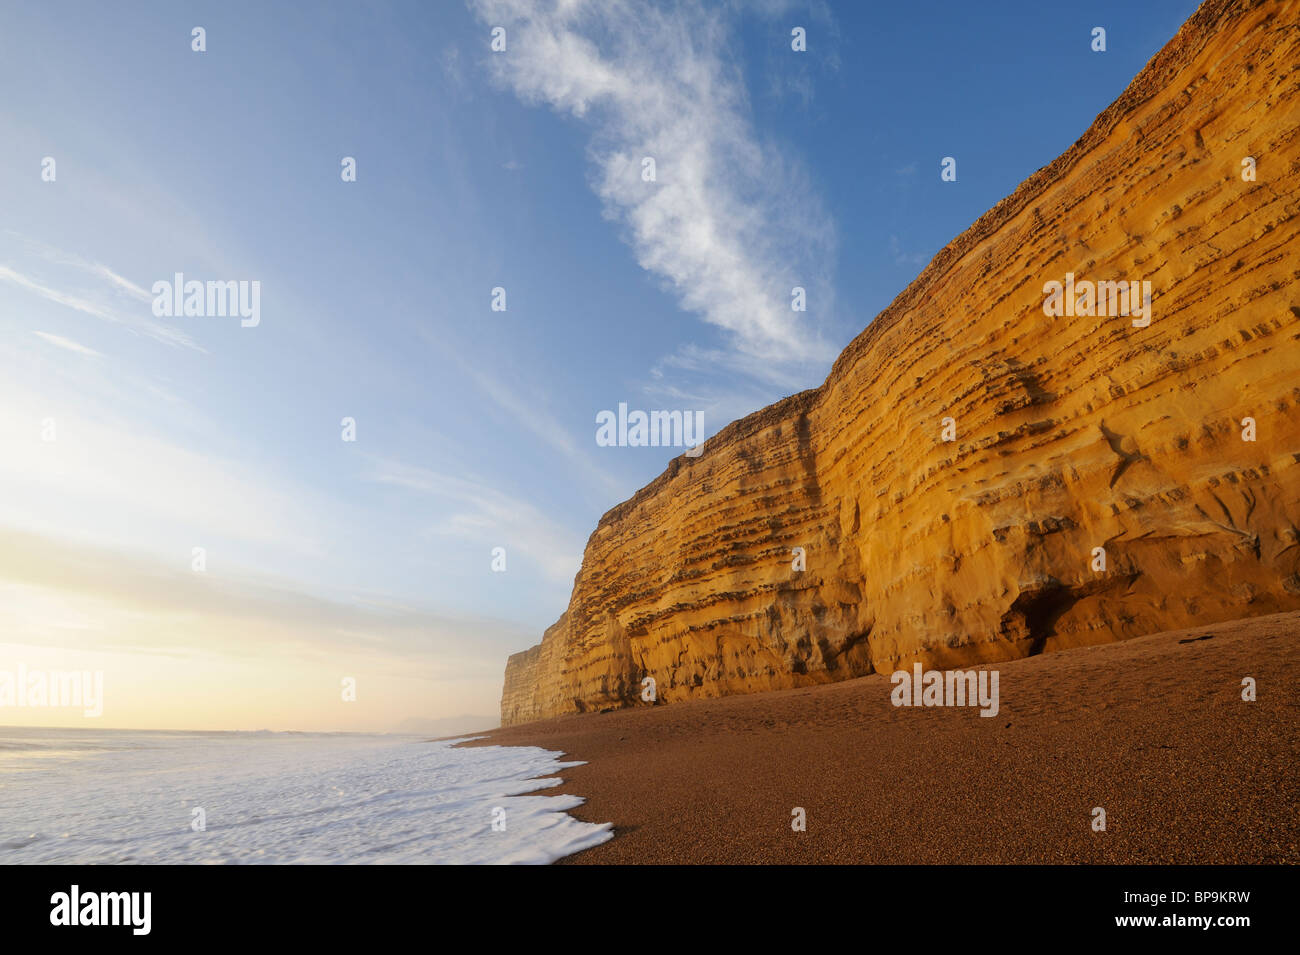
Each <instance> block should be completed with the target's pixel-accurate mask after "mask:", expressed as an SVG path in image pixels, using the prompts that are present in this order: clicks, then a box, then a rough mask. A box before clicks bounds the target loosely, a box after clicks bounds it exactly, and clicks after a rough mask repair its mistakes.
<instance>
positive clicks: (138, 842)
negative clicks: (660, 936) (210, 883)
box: [0, 726, 613, 865]
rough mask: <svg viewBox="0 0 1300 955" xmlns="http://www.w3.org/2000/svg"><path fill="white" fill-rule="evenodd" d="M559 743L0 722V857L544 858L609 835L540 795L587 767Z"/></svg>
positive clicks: (8, 860)
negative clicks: (553, 747) (198, 826)
mask: <svg viewBox="0 0 1300 955" xmlns="http://www.w3.org/2000/svg"><path fill="white" fill-rule="evenodd" d="M558 756H559V754H557V753H553V752H550V751H548V750H543V749H538V748H536V747H516V746H511V747H505V746H487V747H474V748H463V749H454V748H452V744H451V743H450V742H437V743H431V742H426V741H424V740H422V739H419V738H418V737H409V736H379V735H368V734H345V733H269V732H259V733H183V732H142V731H131V730H73V729H28V728H18V727H3V726H0V865H14V864H21V863H102V864H122V863H181V864H188V863H309V864H311V863H533V864H544V863H548V862H552V861H554V860H555V859H558V858H560V857H561V856H565V855H568V854H570V853H573V852H577V851H579V850H581V849H585V848H588V847H590V846H594V845H598V844H599V843H602V842H604V841H606V840H607V839H610V838H611V837H612V836H613V832H612V831H611V827H610V826H609V824H604V825H592V824H590V823H584V822H579V821H578V820H576V819H574V818H573V817H572V816H569V815H568V814H567V813H566V812H565V810H568V809H572V808H574V807H575V806H578V805H580V804H581V803H582V799H581V798H580V797H577V796H548V795H543V794H540V792H541V791H542V790H545V789H546V788H549V787H551V786H554V785H556V784H557V783H558V782H559V779H558V778H557V777H555V775H554V774H555V773H556V772H558V771H559V770H562V769H565V768H566V767H570V766H578V765H581V764H580V763H575V762H560V761H559V760H558ZM538 777H542V778H538ZM497 808H500V809H503V810H504V811H505V812H504V830H503V831H502V830H500V828H499V827H500V824H501V821H502V818H503V817H502V816H501V814H500V813H497V814H496V816H495V818H496V820H497V823H498V829H497V830H494V828H493V819H494V813H493V810H494V809H497ZM195 809H202V810H203V817H204V822H205V825H206V828H205V829H204V830H203V831H195V829H194V828H193V824H194V823H195V821H196V819H197V816H196V814H195V812H194V810H195Z"/></svg>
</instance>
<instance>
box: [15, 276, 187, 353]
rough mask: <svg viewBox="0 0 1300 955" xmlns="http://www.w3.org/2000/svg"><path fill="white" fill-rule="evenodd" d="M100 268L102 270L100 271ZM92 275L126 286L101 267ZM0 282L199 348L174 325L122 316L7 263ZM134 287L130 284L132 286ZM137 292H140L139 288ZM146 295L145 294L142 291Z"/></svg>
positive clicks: (159, 338)
mask: <svg viewBox="0 0 1300 955" xmlns="http://www.w3.org/2000/svg"><path fill="white" fill-rule="evenodd" d="M100 269H102V271H100ZM95 274H98V275H99V276H100V277H101V278H104V279H106V280H107V281H109V283H110V284H112V285H114V286H115V287H118V288H121V283H125V284H126V285H128V286H130V285H131V283H129V282H127V281H126V279H123V278H122V277H121V276H119V275H116V274H115V273H113V272H112V271H111V270H109V269H107V268H105V267H102V266H100V267H97V268H96V269H95ZM0 282H8V283H9V284H11V285H15V286H17V287H18V288H21V289H24V290H25V291H28V292H31V293H32V294H34V295H39V296H40V297H41V298H44V299H47V300H48V301H51V302H56V303H57V304H59V305H63V306H65V307H67V308H70V309H73V310H74V311H77V312H81V313H82V314H84V315H91V316H93V317H95V318H98V319H102V320H104V321H106V322H113V323H115V324H119V325H123V326H126V327H128V328H131V329H133V330H135V331H138V332H141V333H143V334H145V335H148V336H149V337H150V338H152V339H154V340H155V341H159V342H162V343H163V344H166V345H178V346H183V347H186V348H193V349H195V350H196V351H203V349H202V348H200V347H199V346H198V345H197V344H195V343H194V341H193V340H192V339H191V338H190V337H189V336H188V335H186V334H185V333H184V332H181V331H179V330H177V329H175V328H172V327H171V326H168V325H161V324H159V323H157V322H154V321H150V320H148V319H142V318H136V317H133V316H129V315H123V314H122V313H120V312H118V311H117V310H116V309H115V308H113V307H112V306H109V305H106V304H104V303H102V302H99V301H96V300H92V299H89V298H86V297H85V296H82V295H78V294H76V293H73V292H67V291H63V290H62V289H57V288H53V287H51V286H50V285H46V284H43V283H42V282H40V281H37V280H36V279H33V278H31V277H30V276H28V275H25V274H23V273H21V272H18V271H16V270H15V269H12V268H10V267H9V266H7V265H0ZM133 287H134V286H133ZM140 291H143V289H141V290H140ZM145 294H146V295H147V294H148V293H145Z"/></svg>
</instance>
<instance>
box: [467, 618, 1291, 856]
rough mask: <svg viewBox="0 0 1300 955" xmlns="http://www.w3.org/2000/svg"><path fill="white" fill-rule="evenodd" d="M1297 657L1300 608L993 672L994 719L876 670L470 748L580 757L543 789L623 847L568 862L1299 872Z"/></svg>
mask: <svg viewBox="0 0 1300 955" xmlns="http://www.w3.org/2000/svg"><path fill="white" fill-rule="evenodd" d="M1298 650H1300V613H1288V614H1278V615H1274V616H1268V617H1258V618H1253V619H1248V620H1241V621H1236V622H1232V623H1228V624H1220V625H1215V626H1210V627H1205V628H1200V629H1193V630H1182V631H1174V632H1169V633H1162V634H1155V635H1152V636H1148V637H1142V638H1138V639H1134V640H1130V641H1127V642H1123V643H1114V644H1108V645H1105V646H1099V647H1092V648H1085V649H1079V650H1070V651H1065V652H1061V653H1055V654H1047V655H1042V656H1035V657H1030V658H1027V659H1023V660H1018V661H1014V662H1010V663H1003V664H999V665H998V666H996V667H989V668H988V669H997V670H998V671H999V673H1000V708H999V712H998V714H997V716H996V717H994V718H987V717H981V716H980V714H979V710H978V708H975V707H895V706H894V705H893V704H892V703H891V700H890V694H891V690H892V689H893V686H892V684H891V683H890V682H889V680H888V679H887V677H885V676H883V675H881V674H873V675H871V676H867V677H863V678H861V679H856V680H851V681H846V682H843V683H834V684H826V685H820V686H814V687H808V688H801V689H795V690H784V691H777V692H769V693H759V694H753V695H746V696H732V697H725V698H720V699H710V700H699V701H691V702H684V703H678V704H673V705H667V706H654V707H652V706H649V705H647V706H645V707H644V708H638V709H631V710H624V711H617V712H609V713H594V714H585V715H581V716H572V717H565V718H559V719H553V720H547V721H542V722H537V723H531V724H526V725H522V726H515V727H510V728H507V729H501V730H496V731H493V732H492V733H491V734H489V736H488V738H487V739H485V740H483V741H481V743H479V744H478V745H486V744H491V743H495V744H502V745H534V746H541V747H545V748H547V749H551V750H560V751H562V752H564V753H565V754H566V755H567V756H568V757H569V758H572V759H581V760H586V761H587V762H586V765H584V766H580V767H576V768H572V769H567V770H565V771H564V785H563V786H562V787H559V788H558V789H557V790H549V792H563V793H573V794H576V795H580V796H582V797H584V798H585V799H586V803H585V804H584V805H582V806H581V807H579V808H578V809H576V810H574V811H573V813H572V814H573V815H574V816H576V817H577V818H579V819H581V820H585V821H590V822H598V823H599V822H613V823H614V825H615V827H616V836H615V838H614V839H613V840H611V841H609V842H607V843H605V844H603V845H600V846H597V847H595V848H593V849H589V850H587V851H585V852H581V853H579V854H577V855H574V856H570V857H568V858H566V859H563V860H562V861H561V864H570V863H571V864H582V863H592V864H600V863H821V862H827V863H904V864H908V863H949V864H951V863H1104V864H1110V863H1139V864H1142V863H1296V862H1300V849H1298V848H1297V846H1298V845H1300V814H1298V810H1300V800H1298V799H1297V795H1298V790H1300V768H1298V767H1300V759H1298V757H1300V704H1298V703H1297V698H1296V688H1297V686H1298V685H1300V653H1298V652H1297V651H1298ZM1245 677H1253V678H1254V679H1255V681H1256V683H1257V699H1256V700H1255V701H1254V702H1247V701H1244V700H1243V699H1242V680H1243V678H1245ZM471 745H474V744H471ZM795 807H801V808H803V809H804V810H805V812H806V817H807V829H806V831H804V832H796V831H793V830H792V828H791V820H792V818H793V816H792V810H793V809H794V808H795ZM1095 807H1102V808H1103V809H1105V812H1106V831H1104V832H1095V831H1093V828H1092V821H1093V810H1094V808H1095Z"/></svg>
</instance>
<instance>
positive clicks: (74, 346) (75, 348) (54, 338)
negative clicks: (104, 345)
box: [32, 330, 100, 358]
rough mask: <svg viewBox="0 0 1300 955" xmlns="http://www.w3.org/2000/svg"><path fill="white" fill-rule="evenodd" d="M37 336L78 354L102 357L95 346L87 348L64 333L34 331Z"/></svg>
mask: <svg viewBox="0 0 1300 955" xmlns="http://www.w3.org/2000/svg"><path fill="white" fill-rule="evenodd" d="M32 334H33V335H35V336H36V337H37V338H40V339H42V340H44V341H47V342H49V343H50V344H51V345H54V346H55V347H57V348H64V349H67V350H68V351H70V352H76V353H77V354H78V355H88V356H90V357H92V358H98V357H100V354H99V352H97V351H95V349H93V348H87V347H86V346H85V345H83V344H81V343H80V342H74V341H73V340H72V339H71V338H64V337H63V336H62V335H55V334H53V333H52V332H38V331H34V330H33V332H32Z"/></svg>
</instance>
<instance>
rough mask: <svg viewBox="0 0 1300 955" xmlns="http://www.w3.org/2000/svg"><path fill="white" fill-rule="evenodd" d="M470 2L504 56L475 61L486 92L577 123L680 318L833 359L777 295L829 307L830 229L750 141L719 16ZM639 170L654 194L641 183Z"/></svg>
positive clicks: (607, 6) (805, 358)
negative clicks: (485, 78) (509, 92)
mask: <svg viewBox="0 0 1300 955" xmlns="http://www.w3.org/2000/svg"><path fill="white" fill-rule="evenodd" d="M471 2H472V6H473V8H474V9H475V11H476V13H477V15H478V16H479V18H480V19H481V20H483V21H484V22H485V23H488V24H489V25H492V26H504V27H506V29H507V37H508V48H507V52H506V53H504V54H498V55H492V57H491V60H490V62H491V65H492V67H493V68H494V70H495V72H496V76H497V77H498V79H499V80H500V81H501V82H502V83H504V84H506V85H508V86H510V87H511V88H513V89H514V91H515V92H516V93H517V94H518V95H519V96H520V97H521V98H523V99H525V100H526V101H529V102H540V103H547V104H549V105H551V106H552V107H554V108H555V109H557V110H560V111H564V112H568V113H572V114H573V115H574V116H576V117H579V118H582V119H584V120H586V121H588V122H589V123H590V125H591V127H592V129H593V132H594V138H593V141H592V143H591V147H590V155H591V159H592V161H593V163H594V165H595V175H594V182H593V185H594V188H595V190H596V192H597V194H598V195H599V196H600V198H601V199H602V200H603V202H604V205H605V211H606V215H607V216H608V217H609V218H610V219H612V220H614V221H616V222H617V223H619V224H620V225H621V226H622V227H623V229H624V230H625V233H626V238H627V241H628V242H629V243H630V245H631V247H632V249H633V251H634V253H635V255H636V258H637V261H638V263H639V264H640V265H641V266H642V267H643V268H645V269H647V270H648V271H650V272H652V273H654V274H655V275H657V276H659V277H661V278H662V279H663V280H664V281H665V283H666V284H667V286H668V287H670V288H671V290H672V291H673V292H674V293H675V294H676V296H677V298H678V300H679V302H680V304H681V306H682V307H683V308H684V309H686V310H688V311H691V312H695V313H698V314H699V315H700V316H702V317H703V318H704V320H705V321H707V322H709V323H711V324H712V325H715V326H717V327H719V328H721V329H724V330H725V331H726V332H727V333H729V334H730V336H731V338H732V344H733V345H734V347H736V348H738V349H739V350H741V351H743V352H745V353H747V354H749V355H751V356H755V357H758V358H761V359H765V360H767V361H769V362H779V363H789V362H824V361H828V360H829V359H830V358H831V357H833V354H834V349H832V348H830V347H829V346H828V345H827V344H826V343H825V342H824V341H823V340H822V338H821V336H820V335H819V333H818V331H817V330H816V329H815V328H814V327H813V324H812V323H811V322H810V321H808V316H809V314H811V313H809V312H795V311H793V310H792V309H791V289H792V288H793V287H794V286H802V287H804V288H805V289H807V290H808V293H809V296H810V298H811V299H812V301H813V302H814V303H815V306H814V308H815V307H816V306H818V305H819V306H827V305H829V303H830V299H831V295H832V290H831V287H830V282H829V280H828V277H827V271H826V269H827V266H826V263H828V262H829V261H831V260H832V259H833V254H834V246H835V233H834V229H833V227H832V225H831V224H830V217H829V216H828V215H827V214H826V212H825V210H824V209H823V208H822V205H821V203H820V201H819V200H818V198H817V196H816V194H815V192H814V190H813V189H812V188H811V187H810V185H809V183H808V182H807V179H806V177H805V176H804V174H803V173H802V170H801V168H800V165H799V164H798V163H797V162H794V161H792V160H791V159H790V158H789V157H787V156H785V155H783V153H782V151H781V149H780V148H779V147H778V146H777V145H776V144H774V143H772V142H768V141H765V140H763V139H761V138H760V137H759V136H758V135H757V133H756V132H755V130H754V128H753V124H752V123H751V121H750V118H749V104H748V96H747V93H746V90H745V88H744V85H743V83H742V81H741V76H740V73H739V71H738V69H737V68H736V67H735V66H734V64H733V63H732V62H731V60H730V57H729V55H728V54H729V52H730V50H731V49H732V46H731V42H730V41H731V39H732V38H731V37H730V35H729V27H728V22H727V18H728V17H729V16H731V15H732V14H733V13H734V11H733V10H729V9H727V8H725V7H724V8H718V9H715V10H712V11H706V10H704V9H702V8H699V7H694V6H681V7H672V8H656V7H651V6H648V5H643V4H639V3H631V2H628V0H601V2H592V3H588V2H581V0H563V2H551V3H534V2H532V0H471ZM644 157H652V158H654V160H655V164H656V180H657V181H654V182H645V181H643V179H642V169H643V166H642V159H643V158H644Z"/></svg>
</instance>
